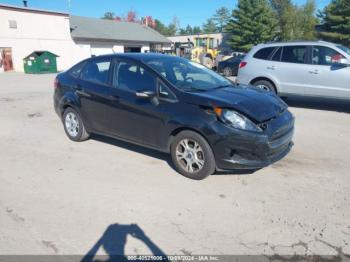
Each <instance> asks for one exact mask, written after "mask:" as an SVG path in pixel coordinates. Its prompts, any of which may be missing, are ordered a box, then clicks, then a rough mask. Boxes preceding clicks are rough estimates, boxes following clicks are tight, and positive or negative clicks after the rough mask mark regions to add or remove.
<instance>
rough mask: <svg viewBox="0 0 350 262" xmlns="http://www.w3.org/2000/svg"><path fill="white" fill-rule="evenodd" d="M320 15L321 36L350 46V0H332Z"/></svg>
mask: <svg viewBox="0 0 350 262" xmlns="http://www.w3.org/2000/svg"><path fill="white" fill-rule="evenodd" d="M319 16H320V18H321V20H322V25H321V28H320V29H321V30H320V32H319V36H320V37H321V38H322V39H324V40H327V41H331V42H335V43H339V44H343V45H345V46H350V1H349V0H332V2H331V3H330V4H329V5H328V6H326V7H325V9H324V10H323V12H321V13H320V14H319Z"/></svg>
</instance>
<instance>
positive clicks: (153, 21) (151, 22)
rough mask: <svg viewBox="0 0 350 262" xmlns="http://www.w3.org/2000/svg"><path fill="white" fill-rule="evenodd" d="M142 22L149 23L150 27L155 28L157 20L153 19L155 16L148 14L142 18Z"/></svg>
mask: <svg viewBox="0 0 350 262" xmlns="http://www.w3.org/2000/svg"><path fill="white" fill-rule="evenodd" d="M142 24H144V25H147V26H149V27H152V28H153V29H155V28H156V22H155V20H153V17H152V16H150V15H148V16H146V17H144V18H143V19H142Z"/></svg>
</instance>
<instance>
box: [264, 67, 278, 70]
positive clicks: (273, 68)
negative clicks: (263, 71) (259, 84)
mask: <svg viewBox="0 0 350 262" xmlns="http://www.w3.org/2000/svg"><path fill="white" fill-rule="evenodd" d="M266 68H267V69H270V70H275V69H276V67H275V66H268V67H266Z"/></svg>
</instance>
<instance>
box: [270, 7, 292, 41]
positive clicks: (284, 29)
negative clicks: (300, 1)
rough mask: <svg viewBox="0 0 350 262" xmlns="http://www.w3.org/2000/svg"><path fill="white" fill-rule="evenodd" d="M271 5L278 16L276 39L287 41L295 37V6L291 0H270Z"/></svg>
mask: <svg viewBox="0 0 350 262" xmlns="http://www.w3.org/2000/svg"><path fill="white" fill-rule="evenodd" d="M270 2H271V6H272V8H273V9H274V11H275V12H276V15H277V17H278V26H279V29H278V31H279V33H278V40H280V41H289V40H292V39H295V28H296V24H297V22H296V17H297V13H296V8H295V6H294V5H293V3H292V1H291V0H270Z"/></svg>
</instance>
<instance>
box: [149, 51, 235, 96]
mask: <svg viewBox="0 0 350 262" xmlns="http://www.w3.org/2000/svg"><path fill="white" fill-rule="evenodd" d="M144 63H146V64H147V65H148V66H149V67H151V68H152V69H154V70H155V71H157V72H158V73H159V74H161V75H162V76H164V77H165V78H166V79H167V80H168V81H169V82H170V83H172V84H173V85H174V86H176V87H177V88H179V89H181V90H183V91H207V90H210V89H215V88H221V87H227V86H232V85H233V84H232V82H230V81H229V80H228V79H226V78H224V77H222V76H220V75H218V74H216V73H215V72H213V71H212V70H210V69H208V68H206V67H205V66H202V65H200V64H198V63H194V62H191V61H189V60H187V59H184V58H179V57H164V58H155V59H147V60H146V61H144Z"/></svg>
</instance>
